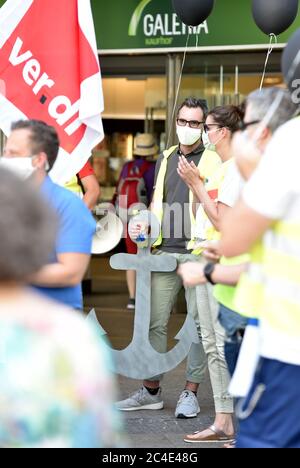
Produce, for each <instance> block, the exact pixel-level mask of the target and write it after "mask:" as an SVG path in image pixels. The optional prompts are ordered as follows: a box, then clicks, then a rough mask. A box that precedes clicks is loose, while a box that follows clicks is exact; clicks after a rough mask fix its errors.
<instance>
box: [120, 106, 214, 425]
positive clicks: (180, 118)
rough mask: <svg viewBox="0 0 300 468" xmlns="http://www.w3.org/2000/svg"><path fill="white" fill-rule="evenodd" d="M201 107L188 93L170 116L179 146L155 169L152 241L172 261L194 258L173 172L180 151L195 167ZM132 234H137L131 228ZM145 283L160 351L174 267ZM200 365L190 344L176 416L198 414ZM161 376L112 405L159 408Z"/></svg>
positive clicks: (173, 296)
mask: <svg viewBox="0 0 300 468" xmlns="http://www.w3.org/2000/svg"><path fill="white" fill-rule="evenodd" d="M207 112H208V109H207V104H206V101H203V100H201V99H197V98H194V97H191V98H188V99H186V100H185V101H184V102H183V103H182V105H181V106H180V107H179V110H178V113H177V118H176V128H177V135H178V139H179V145H176V146H173V147H172V148H169V149H167V150H166V151H164V153H163V154H162V155H161V156H160V157H159V159H158V161H157V164H156V168H155V187H154V195H153V202H152V211H153V213H154V214H155V215H156V217H157V218H158V219H159V221H160V222H161V235H160V237H159V239H158V240H157V241H156V242H155V244H154V247H155V248H156V250H155V251H154V254H157V255H164V256H169V257H170V256H172V257H173V258H175V259H176V260H177V262H178V265H180V264H182V263H185V262H187V261H195V260H197V258H198V257H197V256H196V255H194V254H192V253H191V250H190V249H189V248H187V244H188V243H189V241H190V240H191V230H192V229H191V223H192V220H191V215H190V212H191V210H190V192H189V188H188V186H187V185H186V184H185V183H184V181H183V180H182V179H181V178H180V177H179V174H178V172H177V167H178V163H179V158H180V157H181V156H182V155H184V156H185V157H186V158H187V159H188V160H189V161H190V162H192V161H193V162H194V163H195V165H196V166H198V165H199V163H200V160H201V158H202V155H203V153H204V146H203V144H202V140H201V135H202V130H203V124H204V121H205V117H206V114H207ZM132 234H133V235H134V236H136V237H137V236H138V231H137V229H135V232H132ZM151 287H152V290H151V292H152V299H151V323H150V332H149V338H150V342H151V344H152V346H153V347H154V349H156V351H158V352H160V353H165V352H166V351H167V324H168V320H169V316H170V313H171V311H172V308H173V306H174V304H175V303H176V300H177V297H178V294H179V292H180V290H181V289H182V288H183V283H182V280H181V278H179V276H178V275H177V273H176V271H174V272H172V273H154V274H153V275H152V286H151ZM185 296H186V303H187V309H188V313H189V314H190V315H191V316H192V317H194V319H195V322H196V325H197V328H198V332H199V337H201V334H200V326H199V320H198V310H197V301H196V292H195V288H194V289H192V288H186V293H185ZM206 367H207V359H206V356H205V353H204V350H203V346H202V343H199V344H197V345H196V344H193V345H192V347H191V351H190V353H189V356H188V363H187V372H186V385H185V387H184V388H183V391H182V393H181V395H180V398H179V401H178V403H177V407H176V410H175V416H176V417H177V418H194V417H196V416H197V414H198V413H199V411H200V408H199V404H198V400H197V390H198V386H199V384H200V382H202V381H203V379H204V376H205V372H206ZM149 377H150V376H149ZM161 377H162V376H161V375H160V376H156V377H153V378H149V379H148V380H144V382H143V387H142V388H141V389H139V390H137V392H136V393H134V394H133V395H132V396H131V397H129V398H127V399H125V400H123V401H120V402H118V403H117V407H118V408H119V409H120V410H123V411H136V410H143V409H152V410H155V409H157V410H159V409H161V408H162V407H163V398H162V393H161V389H160V380H161Z"/></svg>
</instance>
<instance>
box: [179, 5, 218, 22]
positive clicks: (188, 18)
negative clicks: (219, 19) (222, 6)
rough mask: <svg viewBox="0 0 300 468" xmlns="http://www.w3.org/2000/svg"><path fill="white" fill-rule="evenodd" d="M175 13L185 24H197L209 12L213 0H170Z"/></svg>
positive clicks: (205, 17) (206, 16) (203, 19)
mask: <svg viewBox="0 0 300 468" xmlns="http://www.w3.org/2000/svg"><path fill="white" fill-rule="evenodd" d="M172 1H173V7H174V10H175V12H176V14H177V15H178V16H179V18H180V19H181V21H182V22H183V23H185V24H186V25H187V26H198V25H199V24H201V23H203V21H205V20H206V19H207V18H208V17H209V15H210V14H211V12H212V10H213V7H214V0H172Z"/></svg>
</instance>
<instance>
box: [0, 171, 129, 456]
mask: <svg viewBox="0 0 300 468" xmlns="http://www.w3.org/2000/svg"><path fill="white" fill-rule="evenodd" d="M16 187H18V189H17V190H16ZM0 211H1V217H0V237H1V243H0V343H1V347H0V363H1V364H0V447H2V448H3V447H8V448H18V447H19V448H22V447H23V448H28V447H33V448H43V447H50V448H58V447H60V448H81V447H84V448H99V447H117V446H119V445H120V444H121V443H122V442H121V438H120V433H119V429H120V427H119V419H118V414H117V413H115V411H114V409H113V398H114V394H115V388H114V381H113V379H112V377H111V375H110V373H109V371H108V365H109V356H108V355H107V350H106V347H104V346H103V344H102V341H101V338H99V336H97V334H96V331H94V330H93V327H92V326H91V325H89V323H88V322H87V321H86V320H84V319H83V318H82V317H81V316H80V314H78V313H76V312H75V311H73V310H71V309H69V308H66V307H65V306H63V305H60V304H57V303H55V302H52V301H50V300H49V299H47V298H45V297H44V296H42V295H40V294H38V293H37V292H36V291H34V290H33V289H31V288H28V287H26V286H25V284H26V283H27V279H28V277H31V276H32V275H33V274H35V273H36V272H37V271H39V270H40V269H41V268H42V267H43V265H44V264H45V263H46V262H47V258H48V255H49V254H50V252H51V250H52V248H53V245H54V242H55V235H56V229H55V227H56V224H57V223H56V218H55V217H54V215H53V214H52V211H51V210H49V208H48V206H47V205H46V204H45V203H44V202H43V201H42V199H41V197H39V196H38V194H37V193H36V190H35V188H34V187H33V186H32V185H31V184H29V183H28V182H24V181H22V180H20V179H19V178H18V177H16V176H15V175H14V174H13V173H12V172H11V171H8V170H5V169H2V168H1V169H0ZM78 343H80V347H78Z"/></svg>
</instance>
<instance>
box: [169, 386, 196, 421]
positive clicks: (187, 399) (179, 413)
mask: <svg viewBox="0 0 300 468" xmlns="http://www.w3.org/2000/svg"><path fill="white" fill-rule="evenodd" d="M199 413H200V407H199V404H198V400H197V397H196V395H195V394H194V393H193V392H191V391H190V390H184V391H183V392H182V393H181V395H180V397H179V400H178V403H177V406H176V410H175V417H176V418H179V419H188V418H196V417H197V415H198V414H199Z"/></svg>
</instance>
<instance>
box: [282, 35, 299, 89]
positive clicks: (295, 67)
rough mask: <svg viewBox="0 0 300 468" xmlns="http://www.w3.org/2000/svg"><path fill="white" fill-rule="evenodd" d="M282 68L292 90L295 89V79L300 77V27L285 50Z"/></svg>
mask: <svg viewBox="0 0 300 468" xmlns="http://www.w3.org/2000/svg"><path fill="white" fill-rule="evenodd" d="M281 70H282V73H283V75H284V79H285V82H286V84H287V85H288V87H289V89H290V91H291V92H293V91H295V87H294V86H293V84H294V80H299V79H300V29H297V31H296V32H295V33H294V34H293V35H292V37H291V38H290V40H289V42H288V44H287V45H286V47H285V49H284V51H283V54H282V58H281Z"/></svg>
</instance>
